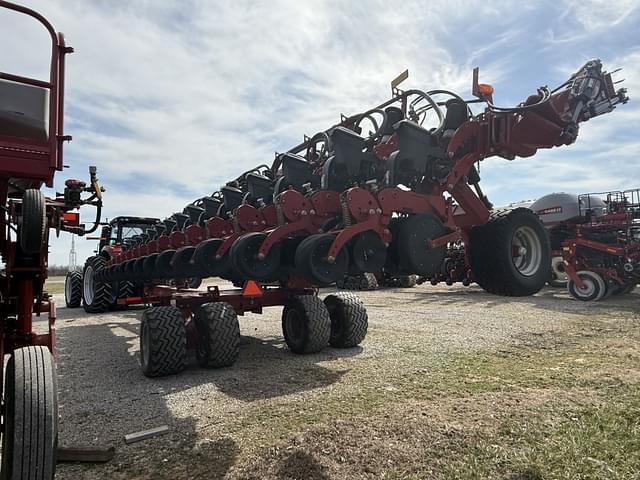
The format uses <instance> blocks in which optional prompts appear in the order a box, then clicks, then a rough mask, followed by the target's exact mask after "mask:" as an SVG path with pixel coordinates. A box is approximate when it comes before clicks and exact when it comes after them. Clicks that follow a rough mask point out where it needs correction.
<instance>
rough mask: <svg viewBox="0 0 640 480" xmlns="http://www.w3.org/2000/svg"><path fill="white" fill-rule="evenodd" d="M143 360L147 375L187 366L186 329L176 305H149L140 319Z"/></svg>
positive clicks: (143, 371) (141, 358)
mask: <svg viewBox="0 0 640 480" xmlns="http://www.w3.org/2000/svg"><path fill="white" fill-rule="evenodd" d="M140 360H141V361H140V363H141V365H142V373H144V374H145V375H146V376H147V377H161V376H164V375H172V374H174V373H179V372H181V371H182V370H184V369H185V367H186V366H187V331H186V328H185V325H184V318H183V317H182V313H181V312H180V310H178V309H177V308H176V307H172V306H163V307H152V308H148V309H146V310H145V311H144V313H143V314H142V321H141V323H140Z"/></svg>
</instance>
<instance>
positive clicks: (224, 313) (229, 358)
mask: <svg viewBox="0 0 640 480" xmlns="http://www.w3.org/2000/svg"><path fill="white" fill-rule="evenodd" d="M194 318H195V322H196V328H197V329H198V333H199V334H200V345H199V347H198V349H197V350H196V356H197V357H198V362H199V363H200V365H201V366H203V367H207V368H218V367H228V366H230V365H233V363H234V362H235V361H236V359H237V358H238V354H239V353H240V324H239V323H238V316H237V315H236V312H235V310H234V309H233V307H232V306H231V305H230V304H228V303H225V302H215V303H205V304H203V305H201V306H200V308H199V309H198V310H196V312H195V316H194Z"/></svg>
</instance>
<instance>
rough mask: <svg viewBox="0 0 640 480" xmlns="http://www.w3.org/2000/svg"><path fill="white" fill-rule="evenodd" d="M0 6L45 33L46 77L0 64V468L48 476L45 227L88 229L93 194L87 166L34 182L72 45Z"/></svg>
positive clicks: (56, 132) (56, 146)
mask: <svg viewBox="0 0 640 480" xmlns="http://www.w3.org/2000/svg"><path fill="white" fill-rule="evenodd" d="M0 7H2V8H5V9H9V10H12V11H14V12H17V13H19V14H25V15H27V16H29V17H32V18H33V19H35V20H36V21H38V22H39V23H40V24H41V25H42V26H44V28H45V29H46V30H47V32H48V33H49V34H50V36H51V42H52V49H51V70H50V78H49V79H48V80H36V79H33V78H26V77H22V76H18V75H14V74H10V73H3V72H0V197H1V198H0V205H1V208H2V213H1V217H0V218H1V219H2V228H1V229H0V254H1V255H2V262H3V264H4V269H3V271H2V272H1V273H0V323H1V329H0V349H1V354H2V355H0V358H3V359H4V358H5V355H8V356H9V359H8V361H7V362H6V369H4V371H3V382H2V385H3V396H2V467H1V468H2V472H1V476H2V478H7V479H8V478H16V479H17V478H38V479H50V478H53V476H54V472H55V463H56V446H57V421H58V412H57V390H56V373H55V371H56V370H55V364H54V356H55V319H56V309H55V304H54V302H53V299H52V298H51V296H49V295H48V294H47V293H46V292H45V291H44V282H45V279H46V278H47V256H48V239H49V229H51V228H53V229H56V231H57V232H59V231H67V232H73V233H76V234H83V233H85V232H88V231H92V230H93V229H95V228H97V225H98V222H99V218H100V210H101V205H102V200H101V198H102V195H101V188H100V186H99V185H98V180H97V177H96V170H95V167H91V168H90V174H91V180H90V184H89V185H88V186H87V184H85V183H84V182H80V181H78V180H67V182H66V183H65V190H64V194H59V197H58V198H55V199H49V198H45V196H44V195H43V193H42V192H41V191H40V188H41V187H42V186H43V185H46V186H48V187H52V186H53V178H54V174H55V172H56V171H61V170H62V168H63V157H62V145H63V142H65V141H68V140H71V137H69V136H66V135H64V132H63V105H64V60H65V55H66V54H68V53H71V52H72V51H73V50H72V48H71V47H68V46H66V45H65V41H64V36H63V35H62V34H61V33H57V32H56V31H55V29H54V28H53V27H52V26H51V24H50V23H49V22H48V21H47V20H46V19H45V18H44V17H42V16H41V15H40V14H38V13H37V12H34V11H33V10H30V9H28V8H24V7H21V6H19V5H14V4H11V3H9V2H5V1H0ZM5 48H10V47H8V46H5ZM85 193H89V195H88V197H87V195H84V194H85ZM83 195H84V196H85V198H82V197H83ZM86 204H90V205H93V206H95V207H96V209H97V216H96V221H95V222H94V225H93V227H92V228H91V229H89V230H86V229H85V227H84V226H83V225H81V224H80V221H79V214H78V213H74V212H72V210H74V209H76V208H78V207H80V206H81V205H86ZM34 314H35V315H37V316H40V315H41V314H46V315H47V317H48V329H47V331H45V332H42V331H41V332H38V333H36V332H35V331H34V326H33V322H32V321H33V316H34Z"/></svg>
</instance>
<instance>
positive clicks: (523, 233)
mask: <svg viewBox="0 0 640 480" xmlns="http://www.w3.org/2000/svg"><path fill="white" fill-rule="evenodd" d="M469 249H470V253H469V261H470V263H471V270H472V272H473V278H474V280H475V281H476V282H477V283H478V285H480V286H481V287H482V288H483V289H484V290H485V291H487V292H489V293H494V294H497V295H505V296H512V297H520V296H526V295H533V294H534V293H537V292H539V291H540V289H541V288H542V287H543V286H544V284H545V283H546V282H547V280H549V278H550V277H551V271H550V270H551V247H550V245H549V236H548V234H547V231H546V230H545V228H544V225H543V224H542V222H541V221H540V219H539V218H538V216H537V215H536V214H535V213H534V212H532V211H531V210H529V209H528V208H515V209H513V210H496V211H494V212H493V213H492V214H491V217H490V218H489V221H488V222H487V223H486V224H485V225H482V226H478V227H473V228H472V229H471V235H470V241H469Z"/></svg>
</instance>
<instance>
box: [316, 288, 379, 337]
mask: <svg viewBox="0 0 640 480" xmlns="http://www.w3.org/2000/svg"><path fill="white" fill-rule="evenodd" d="M324 304H325V305H326V306H327V310H328V311H329V317H330V318H331V337H330V339H329V343H330V344H331V346H332V347H337V348H350V347H355V346H356V345H360V343H361V342H362V341H363V340H364V338H365V337H366V336H367V329H368V327H369V317H368V316H367V310H366V309H365V307H364V305H363V303H362V302H361V301H360V300H359V299H358V297H356V296H355V295H354V294H352V293H343V292H339V293H333V294H331V295H328V296H327V297H326V298H325V299H324Z"/></svg>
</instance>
